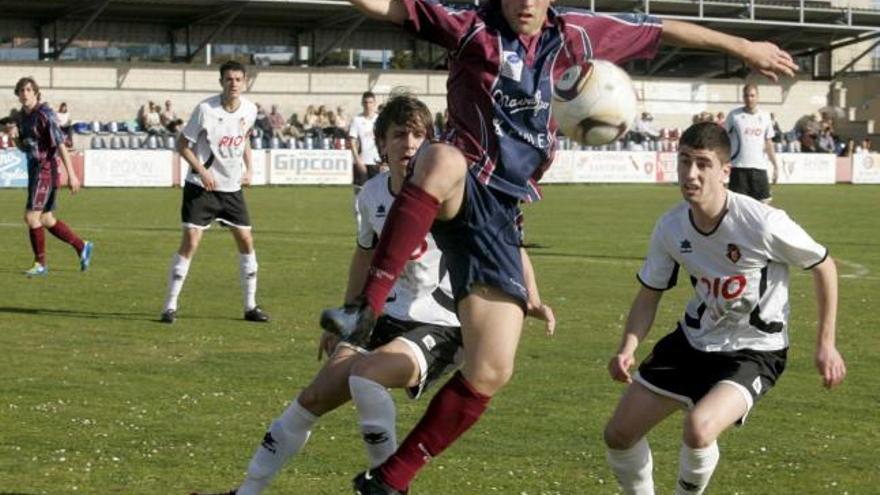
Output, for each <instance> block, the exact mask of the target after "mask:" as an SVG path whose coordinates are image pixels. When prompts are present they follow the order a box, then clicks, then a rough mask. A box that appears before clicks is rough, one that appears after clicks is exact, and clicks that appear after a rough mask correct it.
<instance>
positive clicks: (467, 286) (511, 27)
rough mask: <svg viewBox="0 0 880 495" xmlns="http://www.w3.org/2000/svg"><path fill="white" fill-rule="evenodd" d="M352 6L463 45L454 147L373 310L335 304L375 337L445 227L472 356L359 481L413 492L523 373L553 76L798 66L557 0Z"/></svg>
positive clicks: (708, 36) (697, 33)
mask: <svg viewBox="0 0 880 495" xmlns="http://www.w3.org/2000/svg"><path fill="white" fill-rule="evenodd" d="M351 3H352V4H353V5H354V6H355V7H357V8H359V9H360V10H361V11H362V12H364V13H365V14H366V15H368V16H370V17H372V18H375V19H381V20H387V21H390V22H393V23H395V24H399V25H401V26H403V27H404V28H405V29H407V30H409V31H411V32H413V33H414V34H415V35H416V36H419V37H421V38H423V39H425V40H428V41H430V42H433V43H436V44H439V45H441V46H443V47H445V48H447V49H448V50H449V78H448V82H447V94H448V108H449V119H450V120H449V127H450V129H451V132H450V133H449V134H448V135H447V136H446V138H447V142H446V143H437V144H432V145H431V146H429V147H427V148H426V149H424V150H423V151H422V152H420V153H419V156H418V158H417V161H416V164H415V167H414V170H413V173H412V176H411V178H410V179H409V180H408V181H407V183H406V184H405V185H404V187H403V189H402V190H401V193H400V195H399V196H398V199H397V200H396V201H395V203H394V207H393V208H392V211H391V213H390V214H389V217H388V220H387V221H386V224H385V228H384V231H383V234H382V236H381V237H380V242H379V245H378V246H377V248H376V253H375V255H374V257H373V261H372V266H371V269H370V277H369V279H368V280H367V283H366V285H365V287H364V290H363V293H362V296H363V298H362V299H361V307H360V309H359V311H357V312H348V313H346V312H343V311H342V310H329V311H328V312H327V313H326V316H327V318H325V321H327V322H329V323H332V324H331V325H328V327H329V328H331V329H333V330H334V331H336V332H337V333H339V334H340V335H341V336H342V337H343V338H344V339H347V340H350V341H361V340H364V339H365V338H366V337H367V336H368V335H369V332H370V331H371V329H372V326H373V323H374V321H375V318H376V316H377V315H379V314H380V313H381V311H382V305H383V303H384V301H385V298H386V295H387V294H388V291H389V290H390V289H391V287H392V286H393V284H394V281H395V279H396V278H397V276H398V274H399V273H400V272H401V270H402V268H403V266H404V264H405V263H406V260H407V258H408V256H409V254H410V253H412V252H413V250H414V249H415V248H416V247H417V246H418V244H419V243H420V242H421V240H422V239H423V238H424V237H425V234H426V233H427V232H428V231H429V230H430V229H431V228H432V225H433V230H432V233H433V234H434V238H435V239H436V241H437V244H438V246H439V247H440V249H441V250H442V251H443V252H444V253H445V254H446V255H447V258H448V260H449V262H448V263H449V270H450V275H451V279H452V288H453V292H454V294H455V300H456V304H457V311H458V316H459V320H460V321H461V323H462V336H463V342H464V352H465V359H464V364H463V365H462V368H461V371H460V372H459V373H457V374H456V375H455V376H454V377H453V378H452V379H450V380H449V382H447V384H446V385H445V386H444V387H443V388H442V389H441V390H439V391H438V392H437V394H436V395H435V397H434V399H433V400H432V401H431V404H430V406H429V407H428V410H427V412H426V413H425V415H424V416H423V417H422V420H421V421H420V422H419V423H418V424H417V425H416V427H415V429H414V430H413V431H412V432H411V433H410V435H409V436H408V437H407V439H406V440H405V441H404V442H403V443H402V444H401V446H400V448H398V450H397V452H396V453H395V454H394V455H392V456H391V457H390V458H389V459H388V460H387V461H386V462H385V463H383V464H382V466H380V467H379V468H378V469H374V470H370V471H369V472H366V473H361V474H360V475H358V476H357V477H356V478H355V481H354V484H355V489H356V490H357V491H359V492H361V493H370V494H372V493H378V494H383V493H400V492H404V491H406V489H407V487H408V486H409V484H410V482H411V481H412V480H413V478H414V477H415V475H416V473H417V472H418V471H419V469H421V468H422V467H423V466H424V465H425V463H427V462H428V460H430V459H431V458H432V457H433V456H436V455H439V454H440V453H441V452H443V451H444V450H445V449H446V448H447V447H448V446H449V445H450V444H451V443H452V442H454V441H455V440H456V439H457V438H458V437H460V436H461V435H462V434H463V433H464V432H465V431H467V430H468V429H469V428H470V427H471V426H472V425H473V424H474V423H475V422H476V421H477V420H478V419H479V417H480V416H481V415H482V414H483V412H484V411H485V410H486V408H487V406H488V403H489V401H490V399H491V398H492V396H493V395H494V394H495V393H497V392H498V391H499V390H500V389H501V388H502V387H503V386H504V385H505V384H506V383H507V381H508V380H509V379H510V377H511V375H512V373H513V364H514V357H515V354H516V348H517V344H518V342H519V336H520V332H521V329H522V323H523V316H524V309H525V307H526V303H525V301H526V298H527V291H526V289H525V286H524V280H523V267H522V263H521V257H520V255H519V251H518V249H517V237H518V236H517V233H516V232H517V227H516V218H518V216H519V209H518V206H517V205H518V203H519V202H520V201H522V200H534V199H537V198H538V197H539V192H538V189H537V186H536V184H535V183H536V181H537V180H538V179H539V178H540V177H541V175H542V173H543V171H544V170H545V169H546V167H547V166H549V164H550V163H551V162H552V158H553V151H554V149H555V145H556V132H555V131H556V123H555V122H554V121H553V120H552V119H551V115H550V98H551V96H552V92H553V91H552V88H553V81H554V80H555V79H556V78H558V77H560V76H561V74H562V72H564V71H565V69H566V68H567V67H569V66H570V65H571V64H572V63H573V62H576V61H581V60H584V59H591V58H602V59H608V60H610V61H612V62H617V63H622V62H625V61H627V60H630V59H635V58H650V57H652V56H653V55H654V54H655V53H656V51H657V48H658V46H659V44H660V43H661V41H663V42H667V43H671V44H675V45H679V46H685V47H697V48H709V49H714V50H719V51H723V52H725V53H727V54H729V55H731V56H736V57H739V58H742V59H743V60H744V61H745V62H746V63H747V64H748V65H750V66H752V67H754V68H756V69H757V70H759V71H760V72H761V73H763V74H765V75H767V76H769V77H771V78H774V79H775V78H776V75H777V74H778V73H784V74H788V75H793V71H794V69H796V66H795V64H794V63H793V61H792V59H791V57H790V56H789V55H788V54H787V53H785V52H784V51H782V50H780V49H779V48H778V47H776V46H775V45H773V44H771V43H752V42H750V41H748V40H745V39H742V38H737V37H733V36H728V35H725V34H722V33H718V32H716V31H712V30H709V29H706V28H702V27H699V26H696V25H693V24H688V23H684V22H679V21H663V22H661V21H660V19H658V18H655V17H651V16H645V15H620V16H607V15H596V14H593V13H591V12H588V11H584V10H575V9H563V8H559V9H557V8H551V7H550V3H551V0H489V1H488V2H486V3H484V4H483V5H482V6H481V7H479V8H478V9H476V10H455V9H453V8H451V7H445V6H443V5H441V4H439V3H436V2H434V1H431V0H351ZM435 220H436V222H435Z"/></svg>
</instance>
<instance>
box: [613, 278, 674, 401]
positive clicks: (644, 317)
mask: <svg viewBox="0 0 880 495" xmlns="http://www.w3.org/2000/svg"><path fill="white" fill-rule="evenodd" d="M662 298H663V291H659V290H652V289H649V288H647V287H645V286H642V287H641V288H640V289H639V292H638V294H636V297H635V299H634V300H633V303H632V306H631V307H630V308H629V316H628V317H627V318H626V327H625V328H624V330H623V339H622V340H621V342H620V347H619V348H618V349H617V353H616V354H615V355H614V357H612V358H611V361H610V362H609V363H608V374H610V375H611V378H612V379H613V380H617V381H619V382H625V383H630V382H632V376H630V373H629V369H630V368H632V366H633V365H634V364H635V362H636V358H635V353H636V349H637V348H638V347H639V343H640V342H641V341H642V340H643V339H644V338H645V335H648V331H650V330H651V325H653V324H654V316H655V315H656V314H657V307H658V306H659V305H660V299H662Z"/></svg>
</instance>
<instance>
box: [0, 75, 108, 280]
mask: <svg viewBox="0 0 880 495" xmlns="http://www.w3.org/2000/svg"><path fill="white" fill-rule="evenodd" d="M15 96H17V97H18V101H19V102H21V120H20V122H19V123H18V126H19V129H20V132H19V135H20V138H19V147H20V148H21V150H22V152H24V154H25V156H26V157H27V172H28V198H27V203H26V205H25V213H24V222H25V223H26V224H27V226H28V234H29V235H30V239H31V249H32V250H33V251H34V265H33V266H32V267H31V268H30V269H28V270H27V271H25V272H24V273H25V275H27V276H28V277H40V276H43V275H46V274H47V273H48V272H49V268H48V266H47V265H46V238H45V235H44V233H43V228H44V227H45V228H46V230H48V231H49V233H51V234H52V235H54V236H55V237H57V238H58V239H61V240H62V241H64V242H66V243H67V244H70V245H71V246H73V249H75V250H76V254H77V256H78V257H79V269H80V270H81V271H86V270H88V269H89V265H90V264H91V262H92V247H93V246H92V243H91V242H89V241H83V240H82V239H80V237H79V236H78V235H76V233H74V232H73V231H72V230H71V229H70V227H68V226H67V224H65V223H64V222H62V221H61V220H59V219H57V218H55V215H54V214H53V211H54V210H55V207H56V206H57V205H56V201H57V198H56V191H57V189H58V184H59V180H60V177H59V175H58V160H61V163H62V164H63V165H64V170H65V171H66V172H67V186H68V187H69V188H70V192H71V193H73V194H76V193H77V192H78V191H79V188H80V183H79V178H78V177H77V176H76V173H75V172H74V170H73V165H72V164H71V161H70V155H69V154H68V153H67V147H66V146H65V145H64V133H63V132H62V131H61V128H60V127H58V121H57V119H56V118H55V112H53V111H52V108H51V107H49V105H48V104H46V103H43V102H41V101H40V86H39V85H38V84H37V82H36V81H35V80H34V79H33V78H32V77H22V78H21V79H19V80H18V82H17V83H16V84H15Z"/></svg>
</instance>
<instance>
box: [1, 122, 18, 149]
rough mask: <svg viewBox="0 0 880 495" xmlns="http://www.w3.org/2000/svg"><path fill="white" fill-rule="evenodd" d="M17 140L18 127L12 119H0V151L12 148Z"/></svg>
mask: <svg viewBox="0 0 880 495" xmlns="http://www.w3.org/2000/svg"><path fill="white" fill-rule="evenodd" d="M17 140H18V126H17V125H15V120H13V118H12V117H3V118H2V119H0V150H2V149H6V148H14V147H15V146H16V141H17Z"/></svg>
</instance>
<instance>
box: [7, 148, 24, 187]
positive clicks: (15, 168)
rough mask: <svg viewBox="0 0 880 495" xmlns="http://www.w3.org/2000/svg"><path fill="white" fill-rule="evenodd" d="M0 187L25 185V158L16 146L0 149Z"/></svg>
mask: <svg viewBox="0 0 880 495" xmlns="http://www.w3.org/2000/svg"><path fill="white" fill-rule="evenodd" d="M0 187H27V159H26V158H25V156H24V153H22V152H21V151H19V150H18V149H17V148H12V149H6V150H0Z"/></svg>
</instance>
